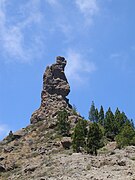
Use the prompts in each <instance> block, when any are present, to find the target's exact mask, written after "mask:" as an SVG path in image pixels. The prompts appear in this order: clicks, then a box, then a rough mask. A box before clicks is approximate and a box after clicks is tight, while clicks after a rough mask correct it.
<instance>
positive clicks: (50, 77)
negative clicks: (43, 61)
mask: <svg viewBox="0 0 135 180" xmlns="http://www.w3.org/2000/svg"><path fill="white" fill-rule="evenodd" d="M66 63H67V61H66V60H65V58H64V57H61V56H58V57H57V58H56V63H55V64H52V65H51V66H48V67H47V68H46V70H45V73H44V75H43V90H42V93H41V106H40V108H39V109H38V110H36V111H35V112H34V113H33V114H32V116H31V120H30V121H31V123H32V124H35V123H36V122H38V121H42V120H46V121H47V120H50V119H55V117H56V116H57V112H58V111H60V110H61V109H66V110H67V111H68V112H71V110H72V106H71V105H70V104H69V100H68V99H67V98H66V96H67V95H68V94H69V92H70V86H69V84H68V81H67V78H66V76H65V73H64V69H65V66H66Z"/></svg>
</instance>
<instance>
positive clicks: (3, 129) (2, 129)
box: [0, 124, 9, 140]
mask: <svg viewBox="0 0 135 180" xmlns="http://www.w3.org/2000/svg"><path fill="white" fill-rule="evenodd" d="M8 133H9V128H8V126H7V125H4V124H0V140H2V139H3V138H4V137H5V136H7V135H8Z"/></svg>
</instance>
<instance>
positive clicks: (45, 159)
mask: <svg viewBox="0 0 135 180" xmlns="http://www.w3.org/2000/svg"><path fill="white" fill-rule="evenodd" d="M65 66H66V60H65V58H63V57H57V59H56V63H55V64H53V65H51V66H50V67H47V68H46V71H45V73H44V76H43V90H42V93H41V106H40V107H39V109H38V110H36V111H35V112H34V113H33V114H32V116H31V120H30V121H31V124H30V125H28V126H27V127H26V128H23V129H21V130H19V131H17V132H15V133H12V132H10V134H9V136H7V137H6V138H5V139H4V140H3V141H1V142H0V180H60V179H61V180H67V179H69V180H82V179H83V180H89V179H92V180H107V179H110V180H135V147H133V146H132V147H127V148H125V149H122V150H119V149H116V144H115V143H114V142H113V143H109V144H108V145H107V146H106V147H103V148H102V149H100V150H99V152H98V156H96V157H95V156H91V155H87V154H81V153H78V154H77V153H73V151H72V148H71V138H70V137H62V136H60V135H59V134H58V133H57V113H58V111H59V110H61V109H66V110H67V112H68V114H69V121H70V122H71V124H72V128H73V127H74V126H75V123H76V122H77V121H78V119H79V118H81V116H80V115H79V114H77V113H75V112H74V111H73V109H72V106H71V105H70V104H69V101H68V99H67V98H66V96H67V95H68V94H69V92H70V86H69V84H68V81H67V79H66V76H65V73H64V68H65Z"/></svg>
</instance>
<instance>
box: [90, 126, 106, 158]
mask: <svg viewBox="0 0 135 180" xmlns="http://www.w3.org/2000/svg"><path fill="white" fill-rule="evenodd" d="M102 136H103V135H102V131H101V129H100V128H99V126H98V124H97V123H91V124H90V125H89V130H88V135H87V153H90V154H94V155H97V149H99V148H100V146H101V139H102Z"/></svg>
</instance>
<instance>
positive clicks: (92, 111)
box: [89, 101, 96, 122]
mask: <svg viewBox="0 0 135 180" xmlns="http://www.w3.org/2000/svg"><path fill="white" fill-rule="evenodd" d="M89 120H90V121H91V122H96V109H95V104H94V101H92V104H91V107H90V111H89Z"/></svg>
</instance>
